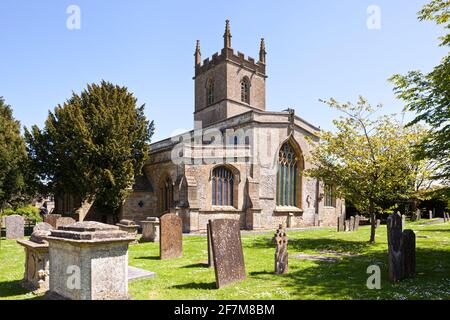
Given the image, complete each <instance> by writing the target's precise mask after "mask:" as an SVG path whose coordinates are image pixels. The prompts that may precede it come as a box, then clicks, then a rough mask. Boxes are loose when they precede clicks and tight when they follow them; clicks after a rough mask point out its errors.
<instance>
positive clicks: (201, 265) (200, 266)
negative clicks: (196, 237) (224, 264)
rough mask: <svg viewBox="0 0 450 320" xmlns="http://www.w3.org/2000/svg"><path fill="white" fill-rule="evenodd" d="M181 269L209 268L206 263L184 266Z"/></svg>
mask: <svg viewBox="0 0 450 320" xmlns="http://www.w3.org/2000/svg"><path fill="white" fill-rule="evenodd" d="M182 268H209V266H208V263H206V262H200V263H194V264H190V265H187V266H184V267H182Z"/></svg>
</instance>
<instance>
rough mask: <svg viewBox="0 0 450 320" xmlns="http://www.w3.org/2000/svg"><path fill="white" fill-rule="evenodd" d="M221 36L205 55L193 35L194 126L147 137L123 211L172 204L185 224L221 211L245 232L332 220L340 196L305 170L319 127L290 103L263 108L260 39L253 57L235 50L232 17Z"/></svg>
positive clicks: (147, 212) (199, 223)
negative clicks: (150, 141) (141, 162)
mask: <svg viewBox="0 0 450 320" xmlns="http://www.w3.org/2000/svg"><path fill="white" fill-rule="evenodd" d="M223 38H224V45H223V48H222V49H221V50H220V52H218V53H215V54H214V55H212V57H210V58H207V59H204V60H203V61H202V58H201V51H200V42H199V41H197V45H196V50H195V54H194V57H195V75H194V78H193V80H194V83H195V108H194V128H193V130H192V131H190V132H186V133H183V134H179V135H176V136H174V137H170V138H168V139H165V140H162V141H159V142H156V143H153V144H152V145H151V154H150V159H149V160H148V161H147V162H146V163H145V165H144V168H143V175H142V176H140V177H137V178H136V182H135V185H134V186H133V188H132V190H131V192H130V196H129V197H128V198H127V200H126V201H125V203H124V205H123V207H122V210H121V214H120V218H121V219H131V220H134V221H136V222H138V223H139V221H142V220H145V219H146V218H147V217H150V216H153V217H159V216H161V215H162V214H164V213H168V212H172V213H176V214H178V215H179V216H180V217H181V218H182V221H183V231H184V232H202V231H205V230H206V224H207V222H208V220H210V219H222V218H227V219H236V220H239V221H240V225H241V228H242V229H246V230H264V229H274V228H276V227H278V225H279V224H285V225H286V226H287V227H290V228H301V227H310V226H334V225H336V221H337V216H338V215H339V214H342V213H343V212H344V211H345V203H344V201H343V200H341V199H339V198H336V197H335V196H334V194H333V190H332V188H328V187H326V186H324V185H323V184H322V183H321V182H320V181H317V180H316V179H313V178H310V177H307V176H305V175H304V170H306V169H308V168H309V167H311V164H310V163H309V162H308V155H309V154H310V152H311V150H312V148H314V144H316V143H317V142H318V140H319V138H318V132H319V131H320V129H319V128H317V127H316V126H314V125H313V124H311V123H309V122H307V121H306V120H304V119H302V118H300V117H298V116H297V115H296V114H295V111H294V110H293V109H286V110H282V111H267V110H266V109H267V108H266V79H267V74H266V48H265V42H264V39H261V44H260V50H259V59H258V61H256V60H255V59H254V58H251V57H246V56H245V55H244V54H243V53H241V52H239V51H235V50H234V49H233V48H232V44H231V38H232V36H231V31H230V24H229V21H228V20H227V21H226V26H225V33H224V36H223Z"/></svg>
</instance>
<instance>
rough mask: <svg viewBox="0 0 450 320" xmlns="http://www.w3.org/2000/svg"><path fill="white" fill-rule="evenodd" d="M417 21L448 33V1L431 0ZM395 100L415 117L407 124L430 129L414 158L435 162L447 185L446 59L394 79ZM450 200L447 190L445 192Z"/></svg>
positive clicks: (447, 41)
mask: <svg viewBox="0 0 450 320" xmlns="http://www.w3.org/2000/svg"><path fill="white" fill-rule="evenodd" d="M419 19H420V20H432V21H435V22H436V23H437V24H439V25H443V26H444V28H445V29H447V30H448V29H450V1H448V0H433V1H431V2H430V3H428V4H427V5H425V6H424V7H423V9H422V10H421V11H420V12H419ZM440 40H441V44H440V45H441V46H443V47H448V46H450V34H446V35H445V36H443V37H441V38H440ZM390 80H391V81H392V82H393V83H394V86H395V87H394V91H395V93H396V94H397V96H398V97H399V98H400V99H402V100H403V101H405V103H406V107H405V108H406V110H409V111H414V112H416V113H417V116H416V118H415V119H414V120H413V121H412V122H411V125H412V124H416V123H419V122H424V123H426V124H427V125H428V126H429V127H430V134H429V135H426V136H425V137H424V139H423V141H422V143H421V144H420V148H419V149H418V150H417V156H418V157H421V158H431V159H434V160H435V161H436V164H437V170H436V172H437V174H436V176H435V178H436V179H439V180H440V181H442V182H443V183H444V184H447V186H448V185H449V183H450V55H447V56H445V57H444V58H443V59H442V62H441V64H440V65H438V66H436V67H435V68H434V70H433V71H431V72H430V73H423V72H421V71H411V72H409V73H408V74H406V75H398V74H397V75H394V76H393V77H392V78H391V79H390ZM447 194H448V196H450V188H448V189H447Z"/></svg>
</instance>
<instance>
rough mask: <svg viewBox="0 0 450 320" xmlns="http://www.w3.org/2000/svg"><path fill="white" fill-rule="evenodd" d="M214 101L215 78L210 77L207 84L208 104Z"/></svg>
mask: <svg viewBox="0 0 450 320" xmlns="http://www.w3.org/2000/svg"><path fill="white" fill-rule="evenodd" d="M213 103H214V80H213V79H209V80H208V82H207V84H206V104H207V105H211V104H213Z"/></svg>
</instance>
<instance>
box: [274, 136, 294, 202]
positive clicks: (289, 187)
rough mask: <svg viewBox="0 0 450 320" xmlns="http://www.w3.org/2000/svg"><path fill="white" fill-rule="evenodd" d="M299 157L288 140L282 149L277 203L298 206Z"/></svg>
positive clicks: (279, 163) (279, 161)
mask: <svg viewBox="0 0 450 320" xmlns="http://www.w3.org/2000/svg"><path fill="white" fill-rule="evenodd" d="M298 168H299V163H298V157H297V155H296V153H295V151H294V149H293V148H292V146H291V145H290V143H289V142H286V143H285V144H284V145H283V146H282V147H281V149H280V153H279V158H278V170H277V205H278V206H293V207H297V204H298V199H297V198H298V197H297V191H298V190H297V185H298V179H299V170H298Z"/></svg>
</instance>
